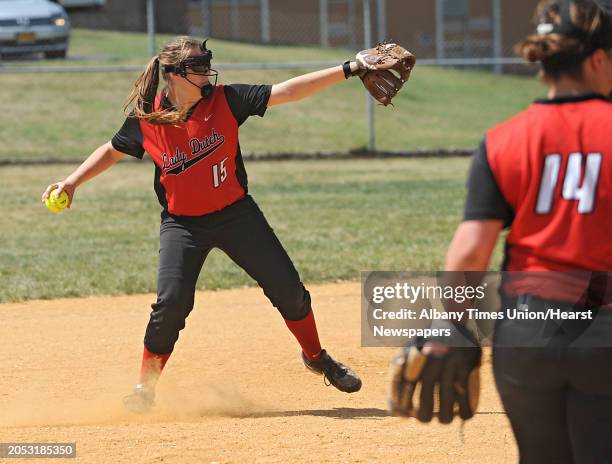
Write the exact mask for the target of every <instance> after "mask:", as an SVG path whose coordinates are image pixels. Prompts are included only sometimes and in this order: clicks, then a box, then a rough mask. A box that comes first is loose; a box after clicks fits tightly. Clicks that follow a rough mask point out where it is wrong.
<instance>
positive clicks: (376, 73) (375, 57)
mask: <svg viewBox="0 0 612 464" xmlns="http://www.w3.org/2000/svg"><path fill="white" fill-rule="evenodd" d="M355 58H356V60H357V63H358V65H359V71H358V73H357V74H358V75H359V77H360V78H361V81H362V82H363V85H364V86H365V88H366V89H367V91H368V92H370V95H372V96H373V97H374V98H375V99H376V100H378V101H379V102H380V103H381V104H383V105H385V106H387V105H389V104H391V101H392V100H393V98H394V97H395V96H396V95H397V93H398V92H399V91H400V89H401V88H402V86H403V85H404V83H405V82H406V81H407V80H408V78H409V77H410V73H411V71H412V68H413V67H414V64H415V63H416V57H415V56H414V55H413V54H412V53H410V52H409V51H408V50H406V49H405V48H404V47H402V46H401V45H398V44H395V43H387V42H383V43H380V44H378V45H377V46H376V47H374V48H369V49H367V50H362V51H360V52H359V53H357V55H356V57H355Z"/></svg>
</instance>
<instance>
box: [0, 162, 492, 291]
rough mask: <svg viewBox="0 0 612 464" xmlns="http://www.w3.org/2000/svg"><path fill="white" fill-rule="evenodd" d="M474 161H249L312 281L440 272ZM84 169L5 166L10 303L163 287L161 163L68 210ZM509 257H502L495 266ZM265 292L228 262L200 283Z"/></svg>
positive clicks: (90, 187) (253, 183) (118, 179)
mask: <svg viewBox="0 0 612 464" xmlns="http://www.w3.org/2000/svg"><path fill="white" fill-rule="evenodd" d="M467 166H468V160H467V159H462V158H451V159H444V160H440V159H429V160H388V161H383V160H367V161H366V160H363V161H342V162H340V161H302V162H299V161H287V162H257V163H248V165H247V170H248V171H249V178H250V190H251V193H252V194H253V196H254V197H255V199H256V200H257V201H258V203H259V204H260V207H261V208H262V210H263V211H264V213H265V214H266V216H267V217H268V220H269V222H270V223H271V225H272V227H274V230H275V231H276V233H277V235H278V236H279V238H280V239H281V241H282V242H283V244H284V245H285V247H286V249H287V251H288V253H289V255H290V256H291V257H292V259H293V261H294V263H295V264H296V267H297V268H298V270H299V271H300V274H301V276H302V279H303V280H304V282H305V283H306V284H312V283H316V282H325V281H334V280H339V279H342V280H347V279H348V280H357V279H359V272H360V271H365V270H438V269H440V268H441V267H442V266H443V261H444V255H445V253H446V248H447V246H448V243H449V241H450V239H451V237H452V234H453V231H454V229H455V227H456V225H457V223H458V221H459V219H460V216H461V209H462V203H463V195H464V179H465V174H466V170H467ZM72 169H73V166H58V165H51V166H29V167H3V168H0V175H1V177H2V179H3V182H2V183H0V196H1V197H2V198H4V199H5V208H4V212H3V221H2V222H1V223H0V234H1V235H2V237H3V240H2V242H1V244H0V282H1V285H0V302H6V301H17V300H25V299H33V298H58V297H64V296H86V295H96V294H125V293H128V294H129V293H140V292H152V291H154V290H155V284H156V271H157V269H156V266H157V250H158V231H159V210H160V208H159V205H158V204H157V200H156V198H155V195H154V193H153V190H152V178H153V167H152V164H151V163H150V162H142V163H121V164H119V165H118V166H116V167H114V168H113V169H111V170H110V171H109V172H107V173H104V174H102V175H101V176H100V177H98V178H96V179H95V180H93V181H91V182H90V183H87V184H85V185H84V186H82V187H81V189H79V190H78V191H77V194H76V196H75V202H74V205H73V207H72V208H71V209H70V210H68V211H66V212H62V213H60V214H52V213H50V212H48V211H47V210H46V209H45V208H44V206H43V205H42V204H41V203H40V195H41V193H42V191H43V189H44V187H45V186H46V185H47V184H48V183H50V182H52V181H54V180H57V179H60V178H63V177H65V176H66V175H67V174H68V173H69V172H70V171H71V170H72ZM498 262H499V250H498V253H497V255H496V260H495V263H494V264H493V267H495V266H496V265H497V264H496V263H498ZM243 285H253V282H252V281H251V279H250V278H249V277H248V276H247V275H246V274H245V273H244V272H243V271H242V270H241V269H240V268H238V267H237V266H236V265H234V264H233V263H232V262H231V261H230V260H229V259H228V258H227V257H225V255H223V254H222V253H221V252H219V251H214V252H213V253H211V255H210V256H209V258H208V260H207V262H206V264H205V266H204V271H203V273H202V275H201V278H200V281H199V283H198V287H199V288H207V289H212V288H227V287H236V286H243Z"/></svg>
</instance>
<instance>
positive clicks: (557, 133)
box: [466, 95, 612, 297]
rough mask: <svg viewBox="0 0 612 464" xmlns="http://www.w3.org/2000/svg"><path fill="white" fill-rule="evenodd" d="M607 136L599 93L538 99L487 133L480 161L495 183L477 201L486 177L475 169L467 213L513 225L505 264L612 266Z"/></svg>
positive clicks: (609, 128)
mask: <svg viewBox="0 0 612 464" xmlns="http://www.w3.org/2000/svg"><path fill="white" fill-rule="evenodd" d="M611 137H612V103H611V102H610V101H609V100H607V99H605V98H603V97H601V96H597V95H588V96H583V97H571V98H559V99H555V100H544V101H537V102H535V103H534V104H532V105H530V106H529V107H528V108H527V110H525V111H524V112H522V113H520V114H519V115H517V116H515V117H513V118H511V119H510V120H508V121H506V122H504V123H503V124H501V125H499V126H497V127H495V128H493V129H491V130H489V131H488V132H487V134H486V138H485V142H484V144H483V146H481V150H480V151H481V152H484V153H481V154H480V156H481V157H483V156H484V158H485V159H484V160H480V164H481V165H486V166H487V167H488V169H489V173H490V174H489V176H490V178H491V180H492V182H493V183H494V184H495V187H496V188H493V187H491V186H489V187H487V188H486V193H487V194H488V196H489V198H488V199H486V198H485V199H475V196H476V195H478V193H479V192H478V184H479V183H485V184H486V183H487V182H488V183H490V182H489V181H487V180H486V179H485V180H483V179H484V177H485V176H484V175H482V174H481V175H475V174H474V168H473V172H472V174H471V177H478V178H479V180H480V182H478V180H476V179H471V180H470V187H474V188H473V189H472V190H475V191H474V192H471V193H469V194H468V206H467V207H466V219H490V218H495V219H503V220H504V221H506V224H508V225H510V224H511V228H510V232H509V234H508V236H507V248H506V261H505V265H504V269H505V270H508V271H543V270H549V271H581V270H584V271H612V215H611V212H612V138H611ZM476 156H479V155H478V154H477V155H476ZM476 163H477V160H475V164H476ZM479 171H483V172H484V171H485V169H484V168H482V167H481V168H480V169H479ZM472 184H474V185H472ZM495 190H497V191H495ZM470 197H471V198H472V203H473V204H472V205H470V204H469V203H470ZM495 210H497V212H496V211H495ZM570 280H571V279H570ZM567 285H568V283H567V282H564V283H563V284H562V286H567ZM570 286H571V285H570ZM569 292H570V293H575V292H572V291H571V290H569ZM541 296H543V297H551V296H550V295H541Z"/></svg>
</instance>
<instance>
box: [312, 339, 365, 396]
mask: <svg viewBox="0 0 612 464" xmlns="http://www.w3.org/2000/svg"><path fill="white" fill-rule="evenodd" d="M302 362H303V363H304V366H306V368H308V369H309V370H310V371H311V372H314V373H315V374H319V375H323V379H324V381H327V382H329V383H326V385H333V386H334V387H336V388H337V389H338V390H340V391H342V392H345V393H354V392H356V391H359V390H360V389H361V379H360V378H359V377H357V374H355V373H354V372H353V371H352V370H351V368H349V367H347V366H345V365H344V364H342V363H340V362H338V361H336V360H335V359H334V358H332V357H331V356H330V355H328V354H327V351H325V350H321V355H320V358H319V360H318V361H309V360H308V358H307V357H306V355H305V354H304V352H302Z"/></svg>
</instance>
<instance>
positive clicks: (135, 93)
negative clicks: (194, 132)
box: [123, 36, 202, 125]
mask: <svg viewBox="0 0 612 464" xmlns="http://www.w3.org/2000/svg"><path fill="white" fill-rule="evenodd" d="M194 48H198V49H200V50H202V41H201V40H198V39H196V38H194V37H189V36H178V37H175V38H174V39H172V40H170V41H169V42H168V43H167V44H166V45H164V47H163V48H162V50H161V52H159V54H157V55H155V56H154V57H153V58H151V61H149V63H148V64H147V67H146V68H145V70H144V71H143V72H142V73H141V74H140V76H138V79H136V81H135V82H134V87H133V88H132V91H131V92H130V94H129V95H128V97H127V99H126V102H125V105H124V106H123V110H124V111H126V112H127V111H128V109H129V108H130V107H131V105H132V103H133V104H134V108H133V110H131V114H132V115H133V116H134V117H136V118H138V119H142V120H144V121H148V122H150V123H152V124H159V125H165V124H178V123H179V122H181V121H183V120H184V119H185V116H186V114H187V111H188V108H182V109H165V110H164V109H160V108H158V109H155V97H156V96H157V88H158V87H159V74H160V70H161V73H162V77H163V79H164V81H166V82H167V81H168V76H167V74H166V73H165V72H163V66H165V65H169V66H177V65H178V64H179V63H181V62H182V61H183V60H185V59H186V58H187V57H189V55H190V53H191V51H192V50H193V49H194Z"/></svg>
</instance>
